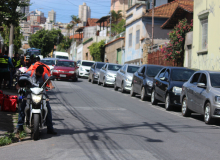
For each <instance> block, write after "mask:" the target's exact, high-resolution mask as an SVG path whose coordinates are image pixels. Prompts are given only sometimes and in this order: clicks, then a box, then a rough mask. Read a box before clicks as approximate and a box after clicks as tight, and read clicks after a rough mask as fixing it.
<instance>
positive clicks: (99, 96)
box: [0, 79, 220, 160]
mask: <svg viewBox="0 0 220 160" xmlns="http://www.w3.org/2000/svg"><path fill="white" fill-rule="evenodd" d="M54 85H55V87H56V89H55V90H53V91H50V93H49V94H50V103H51V107H52V110H53V122H54V128H55V129H56V131H57V132H58V135H56V136H51V135H47V134H46V128H44V129H43V130H42V131H41V139H40V140H38V141H32V140H27V141H24V142H19V143H16V144H12V145H9V146H6V147H1V148H0V159H1V160H14V159H32V160H38V159H39V160H43V159H49V160H51V159H54V160H68V159H70V160H72V159H80V160H99V159H100V160H139V159H144V160H148V159H149V160H154V159H165V160H174V159H175V160H176V159H190V160H193V159H195V160H198V159H199V160H203V159H204V160H206V159H219V153H220V152H219V151H220V149H219V148H220V142H219V137H220V134H219V133H220V127H219V125H218V124H219V122H218V123H217V124H216V125H205V124H204V122H203V117H202V116H200V115H193V116H192V117H191V118H184V117H182V116H181V113H180V108H176V109H175V110H174V111H170V112H167V111H166V110H165V109H164V105H163V104H159V105H158V106H152V105H151V104H150V102H148V101H146V102H142V101H141V100H140V97H138V96H137V97H134V98H131V97H130V95H129V94H128V93H127V94H122V93H120V92H115V91H114V90H113V88H111V87H106V88H104V87H102V86H98V85H97V84H91V83H89V82H87V79H79V82H66V81H56V82H54Z"/></svg>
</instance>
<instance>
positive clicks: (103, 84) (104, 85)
mask: <svg viewBox="0 0 220 160" xmlns="http://www.w3.org/2000/svg"><path fill="white" fill-rule="evenodd" d="M102 86H103V87H106V83H105V77H104V78H103V83H102Z"/></svg>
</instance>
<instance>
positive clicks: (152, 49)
mask: <svg viewBox="0 0 220 160" xmlns="http://www.w3.org/2000/svg"><path fill="white" fill-rule="evenodd" d="M153 45H154V0H152V51H153Z"/></svg>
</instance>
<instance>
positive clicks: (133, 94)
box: [130, 84, 135, 97]
mask: <svg viewBox="0 0 220 160" xmlns="http://www.w3.org/2000/svg"><path fill="white" fill-rule="evenodd" d="M130 95H131V97H134V96H135V93H134V86H133V84H132V85H131V91H130Z"/></svg>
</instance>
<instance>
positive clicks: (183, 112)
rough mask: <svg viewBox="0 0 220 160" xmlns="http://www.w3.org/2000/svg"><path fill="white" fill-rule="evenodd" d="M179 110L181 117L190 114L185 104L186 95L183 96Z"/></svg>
mask: <svg viewBox="0 0 220 160" xmlns="http://www.w3.org/2000/svg"><path fill="white" fill-rule="evenodd" d="M181 111H182V115H183V117H189V116H191V111H190V110H189V108H188V106H187V98H186V97H184V98H183V101H182V108H181Z"/></svg>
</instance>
